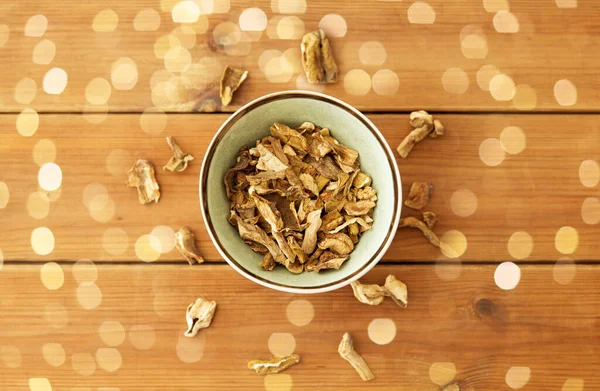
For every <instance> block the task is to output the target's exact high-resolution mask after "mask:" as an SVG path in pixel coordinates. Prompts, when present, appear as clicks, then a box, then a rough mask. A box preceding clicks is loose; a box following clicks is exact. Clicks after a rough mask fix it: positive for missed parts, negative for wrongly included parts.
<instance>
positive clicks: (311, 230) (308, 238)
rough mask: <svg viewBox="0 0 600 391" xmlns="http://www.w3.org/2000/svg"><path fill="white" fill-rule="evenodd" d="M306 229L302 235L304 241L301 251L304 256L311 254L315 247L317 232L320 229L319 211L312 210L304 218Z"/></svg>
mask: <svg viewBox="0 0 600 391" xmlns="http://www.w3.org/2000/svg"><path fill="white" fill-rule="evenodd" d="M306 222H307V224H308V227H307V228H306V231H305V233H304V241H303V242H302V251H304V253H305V254H312V252H313V251H315V247H316V246H317V232H318V231H319V228H321V224H322V220H321V209H317V210H314V211H312V212H310V213H309V214H308V216H307V217H306Z"/></svg>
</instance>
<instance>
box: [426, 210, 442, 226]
mask: <svg viewBox="0 0 600 391" xmlns="http://www.w3.org/2000/svg"><path fill="white" fill-rule="evenodd" d="M438 220H439V218H438V217H437V215H436V214H435V213H433V212H423V222H424V223H425V224H426V225H427V227H429V229H433V227H435V225H436V223H437V222H438Z"/></svg>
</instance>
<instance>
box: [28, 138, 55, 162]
mask: <svg viewBox="0 0 600 391" xmlns="http://www.w3.org/2000/svg"><path fill="white" fill-rule="evenodd" d="M54 159H56V145H54V142H52V140H48V139H42V140H39V141H38V142H36V143H35V145H34V146H33V161H34V162H35V163H36V164H37V165H38V166H40V167H41V166H42V165H44V163H53V162H54Z"/></svg>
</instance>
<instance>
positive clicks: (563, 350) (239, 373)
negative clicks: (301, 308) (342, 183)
mask: <svg viewBox="0 0 600 391" xmlns="http://www.w3.org/2000/svg"><path fill="white" fill-rule="evenodd" d="M62 268H63V271H64V285H63V286H62V287H61V288H59V289H58V290H56V291H48V290H47V289H46V288H44V286H43V285H42V284H41V283H40V281H39V279H38V276H39V274H40V265H5V267H4V269H3V270H2V272H0V283H1V286H2V287H3V288H2V290H3V292H4V293H3V297H2V301H1V302H0V326H1V327H0V336H1V337H2V345H12V346H15V347H17V348H18V349H19V350H20V353H21V356H22V364H21V365H20V366H19V367H18V368H13V369H11V368H7V367H6V366H2V365H3V364H0V367H1V368H2V374H3V376H2V379H3V386H4V387H5V389H10V390H26V389H27V381H28V378H30V377H47V378H48V380H49V381H50V382H51V384H52V386H53V389H58V390H62V389H69V388H70V387H74V386H79V387H118V388H120V389H121V390H127V389H137V388H138V387H139V384H142V383H143V384H144V388H145V389H151V390H158V389H164V387H169V388H172V389H177V390H192V389H193V390H197V389H207V388H209V387H210V389H219V390H221V389H223V390H225V389H232V388H236V387H238V386H241V385H244V388H245V389H264V385H263V381H264V378H263V377H261V376H258V375H256V374H254V373H253V372H252V371H250V370H248V369H246V363H247V361H248V360H250V359H255V358H259V357H268V356H269V355H270V353H269V348H268V340H269V337H270V336H271V334H272V333H291V334H292V335H293V336H294V338H295V343H296V349H295V351H296V353H298V354H299V355H300V356H301V360H302V361H301V362H300V364H298V365H297V366H295V367H293V368H291V369H289V370H288V371H287V372H284V374H286V375H289V376H291V381H292V383H293V389H299V390H308V389H315V388H316V389H323V390H334V389H339V388H341V387H344V388H347V389H363V388H364V387H369V388H370V389H371V388H372V389H386V390H388V389H389V390H392V389H409V390H413V391H433V390H439V388H440V387H439V386H437V385H436V384H434V383H433V382H432V380H431V379H430V367H431V366H432V364H433V363H436V362H450V363H454V364H455V366H456V380H457V381H458V382H459V384H460V386H461V390H462V391H475V390H509V389H510V388H509V387H508V386H507V385H506V383H505V376H506V373H507V371H508V369H509V368H511V367H514V366H517V367H528V368H530V369H531V379H530V380H529V383H528V384H527V387H526V388H529V389H535V390H540V391H545V390H548V391H551V390H552V391H553V390H560V389H561V387H562V385H563V384H564V383H565V381H566V379H567V378H578V379H583V380H584V381H585V389H586V390H595V389H597V388H598V387H600V377H599V376H598V371H597V368H598V365H599V364H600V359H599V356H598V355H599V353H600V351H599V350H598V341H599V338H600V334H599V328H598V316H597V314H596V310H597V308H598V306H599V305H600V291H599V290H598V286H597V281H598V279H599V278H600V274H599V273H600V272H599V270H598V268H595V267H589V266H577V267H576V273H575V276H574V279H573V281H572V283H570V284H567V285H559V284H557V283H556V282H555V281H554V280H553V268H552V267H551V266H523V267H522V268H521V271H522V277H521V283H520V284H519V285H518V286H517V288H516V289H515V290H513V291H502V290H500V289H499V288H498V287H496V286H495V284H494V279H493V274H494V269H495V267H494V266H463V267H462V268H460V266H459V267H458V268H460V269H459V270H458V272H459V274H460V275H459V276H458V278H457V279H455V280H452V281H445V280H443V279H440V278H439V276H438V275H437V273H439V272H440V270H439V269H436V268H434V267H433V266H426V265H422V266H380V267H377V268H375V269H374V270H373V271H372V272H371V273H370V274H369V275H368V276H366V278H365V279H364V281H365V282H369V283H381V282H382V281H383V280H384V279H385V276H386V275H388V274H390V273H392V274H395V275H396V276H397V277H398V278H400V279H401V280H403V281H404V282H405V283H406V284H407V285H408V287H409V305H408V308H406V309H400V308H398V307H396V306H395V305H394V304H393V303H392V302H391V301H386V302H384V303H383V304H382V305H380V306H375V307H370V306H366V305H364V304H361V303H359V302H358V301H357V300H356V299H354V297H353V296H352V291H351V289H350V288H349V287H346V288H343V289H340V290H338V291H336V292H333V293H327V294H321V295H314V296H302V295H292V294H286V293H279V292H275V291H272V290H268V289H265V288H261V287H259V286H257V285H254V284H253V283H251V282H250V281H247V280H245V279H243V278H242V277H241V276H239V275H238V274H237V273H235V272H234V271H233V270H232V269H230V268H229V267H228V266H226V265H210V266H207V265H202V266H198V267H187V266H185V267H182V266H165V265H162V266H159V265H153V266H148V265H138V266H134V265H127V266H123V265H122V266H115V265H98V266H97V273H98V279H97V281H96V282H95V283H96V284H97V286H98V287H99V289H100V290H101V292H102V301H101V303H100V305H99V306H98V307H97V308H96V309H92V310H84V309H82V308H81V307H80V305H79V304H78V299H77V294H76V291H77V288H78V284H77V282H76V281H75V279H74V278H73V275H72V269H73V267H72V266H69V265H63V266H62ZM447 271H448V270H447ZM454 271H456V270H454ZM554 273H556V271H554ZM440 275H444V274H443V273H440ZM199 296H202V297H206V298H209V299H214V300H216V301H217V302H218V308H217V313H216V315H215V318H214V320H213V322H212V325H211V326H210V328H208V329H206V330H202V331H201V332H200V335H199V336H197V337H196V338H195V339H193V340H188V339H185V341H184V343H188V344H190V345H193V346H196V347H197V348H198V350H199V351H200V352H201V353H202V354H200V353H199V354H198V356H200V355H202V357H201V359H200V360H199V361H198V362H195V363H190V364H186V363H184V362H182V361H181V360H180V358H179V356H178V354H177V350H176V345H177V343H178V339H179V337H180V336H181V334H183V331H184V330H185V327H186V326H185V319H184V318H185V317H184V315H185V308H186V306H187V305H188V304H189V303H190V302H192V301H194V300H195V299H196V298H197V297H199ZM297 299H301V300H308V301H309V302H310V303H312V307H313V308H314V319H313V320H312V321H311V322H310V323H309V324H308V325H306V326H302V327H298V326H294V325H293V324H291V323H290V322H289V320H288V319H287V316H286V308H287V306H288V304H289V303H290V302H291V301H293V300H297ZM56 304H60V305H62V306H64V308H65V309H66V312H67V317H68V323H67V324H66V327H64V328H55V327H53V326H52V325H51V324H55V325H56V324H57V323H56V319H61V315H60V312H57V311H54V312H53V311H52V310H48V308H53V307H52V306H55V305H56ZM48 305H51V306H50V307H48ZM295 315H297V314H295ZM376 318H387V319H392V320H393V322H394V323H395V325H396V328H397V333H396V336H395V338H394V340H393V341H392V342H391V343H389V344H387V345H376V344H375V343H373V342H372V341H371V340H370V339H369V336H368V332H367V329H368V326H369V324H370V322H371V321H372V320H373V319H376ZM48 320H49V321H50V323H47V322H48ZM105 321H115V322H119V323H120V324H121V325H122V326H123V327H124V329H125V330H126V332H127V334H128V338H126V339H125V340H124V341H123V342H122V343H121V344H119V343H118V342H119V340H120V338H119V336H122V335H123V334H122V333H119V332H115V333H114V334H112V337H113V338H112V339H113V340H116V341H117V342H115V343H116V344H117V345H118V346H116V347H115V349H116V350H118V352H119V353H120V356H121V361H122V364H121V365H120V367H119V366H118V365H116V366H117V367H118V369H117V370H116V371H115V372H107V371H105V370H103V369H101V367H97V368H96V370H95V372H94V373H93V374H92V375H90V376H80V375H78V374H77V373H76V372H75V371H74V370H73V368H72V355H73V354H76V353H89V354H91V355H92V356H94V355H95V354H96V351H97V349H99V348H105V347H107V346H106V344H105V343H104V342H103V340H102V339H101V338H100V335H99V328H100V325H101V323H102V322H105ZM59 323H60V322H59ZM140 324H142V325H148V326H150V327H151V328H152V329H153V330H154V335H155V343H154V344H153V346H152V347H151V349H149V350H137V349H135V348H134V346H133V345H132V343H131V341H130V339H129V337H130V335H131V333H130V329H131V327H133V326H135V325H140ZM346 331H348V332H350V333H351V334H352V335H353V336H354V339H355V343H356V349H357V350H358V351H359V352H360V353H361V354H362V355H363V356H364V357H365V359H366V361H367V362H368V363H369V365H370V366H371V368H372V370H373V372H374V374H375V376H376V379H375V380H374V381H373V382H370V383H368V384H367V383H364V382H362V381H361V380H360V378H359V377H358V375H357V374H356V373H355V372H354V370H353V369H352V368H351V367H350V365H349V364H348V363H347V362H345V361H344V360H342V359H341V358H340V357H339V356H338V354H337V345H338V343H339V340H340V339H341V336H342V334H343V333H344V332H346ZM44 343H60V344H61V345H62V347H63V348H64V351H65V355H66V361H65V363H64V364H63V365H60V366H58V367H56V368H54V367H50V366H49V365H47V364H46V363H45V362H44V359H43V356H42V345H43V344H44ZM284 346H285V345H284ZM192 356H193V355H192ZM185 357H189V356H185ZM450 379H452V375H450Z"/></svg>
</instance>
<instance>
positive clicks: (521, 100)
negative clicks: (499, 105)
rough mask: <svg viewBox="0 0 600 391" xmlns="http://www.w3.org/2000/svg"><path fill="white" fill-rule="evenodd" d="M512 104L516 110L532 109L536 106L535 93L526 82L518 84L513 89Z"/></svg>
mask: <svg viewBox="0 0 600 391" xmlns="http://www.w3.org/2000/svg"><path fill="white" fill-rule="evenodd" d="M513 105H515V107H516V108H517V109H518V110H533V109H535V108H536V106H537V93H536V92H535V90H534V89H533V87H531V86H529V85H527V84H519V85H518V86H517V87H516V89H515V96H514V97H513Z"/></svg>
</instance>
